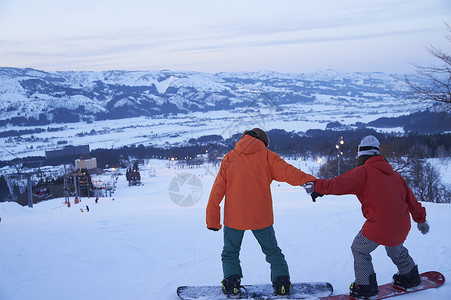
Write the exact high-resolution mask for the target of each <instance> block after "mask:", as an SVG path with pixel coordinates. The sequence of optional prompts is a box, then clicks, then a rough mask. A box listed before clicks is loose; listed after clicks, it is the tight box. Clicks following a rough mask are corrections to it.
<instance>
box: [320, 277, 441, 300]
mask: <svg viewBox="0 0 451 300" xmlns="http://www.w3.org/2000/svg"><path fill="white" fill-rule="evenodd" d="M420 277H421V284H420V285H419V286H418V287H415V288H413V289H407V290H406V289H403V288H401V287H399V286H396V285H393V284H391V283H387V284H383V285H380V286H379V294H378V295H377V297H371V298H370V299H372V300H374V299H376V300H378V299H386V298H390V297H395V296H399V295H405V294H410V293H416V292H419V291H423V290H427V289H431V288H438V287H440V286H442V285H443V284H444V283H445V276H443V274H441V273H440V272H436V271H429V272H425V273H421V274H420ZM319 299H322V300H355V299H360V298H355V297H351V296H349V294H342V295H333V296H327V297H320V298H319Z"/></svg>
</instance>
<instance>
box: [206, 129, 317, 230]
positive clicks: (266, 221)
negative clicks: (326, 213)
mask: <svg viewBox="0 0 451 300" xmlns="http://www.w3.org/2000/svg"><path fill="white" fill-rule="evenodd" d="M273 180H276V181H283V182H287V183H289V184H291V185H302V184H304V183H307V182H309V181H315V180H316V178H315V177H314V176H312V175H309V174H306V173H304V172H302V171H301V170H299V169H297V168H295V167H293V166H292V165H290V164H288V163H287V162H285V161H284V160H283V159H282V158H280V156H279V155H277V154H276V153H274V152H272V151H270V150H268V149H267V148H266V147H265V145H264V143H263V142H262V141H260V140H258V139H256V138H254V137H251V136H249V135H245V136H244V137H243V138H242V139H241V140H240V141H238V143H237V144H236V145H235V149H234V150H232V151H230V152H229V153H227V155H226V156H225V157H224V159H223V160H222V162H221V167H220V168H219V173H218V175H217V176H216V180H215V182H214V184H213V188H212V190H211V193H210V198H209V200H208V205H207V227H208V228H218V229H221V222H220V219H221V209H220V207H219V204H220V203H221V201H222V198H224V196H225V204H224V225H225V226H227V227H231V228H234V229H239V230H247V229H261V228H265V227H268V226H271V225H272V224H273V223H274V216H273V209H272V198H271V189H270V184H271V182H272V181H273Z"/></svg>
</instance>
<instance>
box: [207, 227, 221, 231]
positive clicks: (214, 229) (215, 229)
mask: <svg viewBox="0 0 451 300" xmlns="http://www.w3.org/2000/svg"><path fill="white" fill-rule="evenodd" d="M208 229H209V230H212V231H219V229H218V228H210V227H208Z"/></svg>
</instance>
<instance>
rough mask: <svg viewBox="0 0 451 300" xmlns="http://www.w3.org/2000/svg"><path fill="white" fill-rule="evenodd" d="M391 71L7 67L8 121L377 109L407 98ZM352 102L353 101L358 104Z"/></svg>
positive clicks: (2, 105)
mask: <svg viewBox="0 0 451 300" xmlns="http://www.w3.org/2000/svg"><path fill="white" fill-rule="evenodd" d="M403 87H404V83H403V82H402V81H400V80H398V79H396V78H395V76H392V75H390V74H385V73H339V72H335V71H332V70H327V71H323V72H317V73H311V74H282V73H276V72H270V71H262V72H255V73H246V72H241V73H216V74H210V73H200V72H173V71H168V70H162V71H106V72H68V71H66V72H45V71H40V70H34V69H17V68H0V125H5V124H14V125H47V124H51V123H68V122H78V121H88V122H89V121H96V120H106V119H121V118H130V117H137V116H155V115H165V114H172V113H190V112H198V111H201V112H208V111H215V110H232V109H236V108H240V107H246V106H249V105H250V104H252V103H253V102H255V101H256V98H260V100H262V101H266V102H268V104H270V105H272V106H278V105H289V104H294V103H296V104H302V103H310V104H311V103H314V102H317V101H320V102H328V101H330V102H331V105H334V103H340V104H342V105H345V106H346V105H350V106H352V105H361V106H368V108H369V109H371V108H372V107H376V106H378V105H380V103H383V102H384V101H386V100H387V99H393V98H396V97H402V95H401V92H400V90H401V89H402V88H403ZM351 104H352V105H351Z"/></svg>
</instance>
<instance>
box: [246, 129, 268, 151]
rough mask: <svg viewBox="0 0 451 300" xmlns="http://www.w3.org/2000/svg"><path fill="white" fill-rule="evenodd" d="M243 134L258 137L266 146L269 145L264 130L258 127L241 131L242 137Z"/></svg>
mask: <svg viewBox="0 0 451 300" xmlns="http://www.w3.org/2000/svg"><path fill="white" fill-rule="evenodd" d="M245 135H250V136H252V137H254V138H256V139H259V140H260V141H262V142H263V143H264V144H265V147H268V145H269V138H268V135H267V134H266V132H264V131H263V130H261V129H260V128H254V129H251V130H246V131H244V132H243V135H242V136H241V137H243V136H245Z"/></svg>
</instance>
